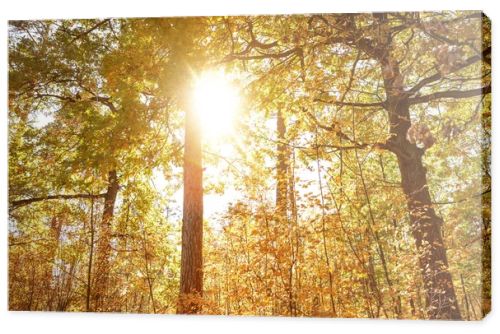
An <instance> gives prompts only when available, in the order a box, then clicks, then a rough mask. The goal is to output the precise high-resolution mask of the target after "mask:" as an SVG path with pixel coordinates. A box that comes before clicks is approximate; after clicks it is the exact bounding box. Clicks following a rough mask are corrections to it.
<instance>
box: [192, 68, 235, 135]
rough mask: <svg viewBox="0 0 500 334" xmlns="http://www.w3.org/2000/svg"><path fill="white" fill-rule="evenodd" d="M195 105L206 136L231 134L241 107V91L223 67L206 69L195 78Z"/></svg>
mask: <svg viewBox="0 0 500 334" xmlns="http://www.w3.org/2000/svg"><path fill="white" fill-rule="evenodd" d="M193 104H194V108H195V111H196V113H197V114H198V117H199V118H200V122H201V127H202V132H203V136H204V137H205V139H214V138H220V137H223V136H226V135H229V134H230V133H231V132H232V130H233V129H234V121H235V119H236V114H237V112H238V110H239V108H240V94H239V90H238V88H237V87H236V85H235V84H234V81H233V80H232V79H231V78H230V76H229V75H227V74H226V73H225V72H224V71H222V70H217V71H215V70H212V71H206V72H203V73H202V74H201V75H199V76H198V77H197V79H196V81H195V85H194V90H193Z"/></svg>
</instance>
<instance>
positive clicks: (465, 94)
mask: <svg viewBox="0 0 500 334" xmlns="http://www.w3.org/2000/svg"><path fill="white" fill-rule="evenodd" d="M488 93H491V85H488V86H486V87H481V88H477V89H471V90H448V91H444V92H436V93H432V94H429V95H423V96H417V97H414V98H411V99H408V103H409V104H410V105H411V104H418V103H425V102H430V101H432V100H436V99H465V98H469V97H474V96H479V95H484V94H488Z"/></svg>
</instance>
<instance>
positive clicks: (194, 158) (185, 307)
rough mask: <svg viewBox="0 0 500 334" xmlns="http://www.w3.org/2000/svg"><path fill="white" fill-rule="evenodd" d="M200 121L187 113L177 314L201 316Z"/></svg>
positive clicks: (188, 111)
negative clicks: (198, 314)
mask: <svg viewBox="0 0 500 334" xmlns="http://www.w3.org/2000/svg"><path fill="white" fill-rule="evenodd" d="M200 130H201V129H200V121H199V118H198V117H197V115H196V113H195V112H194V110H193V109H192V108H188V109H187V112H186V126H185V135H184V136H185V137H184V208H183V217H182V250H181V282H180V294H179V305H178V308H177V313H198V312H200V311H201V307H202V305H201V298H202V297H203V180H202V177H203V170H202V161H201V160H202V159H201V133H200V132H201V131H200Z"/></svg>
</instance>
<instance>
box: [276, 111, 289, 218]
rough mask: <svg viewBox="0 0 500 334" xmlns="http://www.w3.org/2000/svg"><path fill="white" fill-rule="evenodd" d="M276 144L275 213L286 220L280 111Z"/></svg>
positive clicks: (284, 150)
mask: <svg viewBox="0 0 500 334" xmlns="http://www.w3.org/2000/svg"><path fill="white" fill-rule="evenodd" d="M276 132H277V140H278V144H277V147H276V151H277V163H276V213H277V215H278V216H279V217H280V219H285V218H286V212H287V191H288V173H287V171H288V152H287V151H288V150H287V145H286V143H285V134H286V125H285V120H284V118H283V114H282V113H281V110H279V111H278V115H277V118H276Z"/></svg>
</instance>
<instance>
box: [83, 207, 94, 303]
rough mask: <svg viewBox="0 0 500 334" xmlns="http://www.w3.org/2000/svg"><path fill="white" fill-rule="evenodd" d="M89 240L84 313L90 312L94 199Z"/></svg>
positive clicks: (91, 208) (91, 209)
mask: <svg viewBox="0 0 500 334" xmlns="http://www.w3.org/2000/svg"><path fill="white" fill-rule="evenodd" d="M89 228H90V238H89V239H90V240H89V260H88V261H89V262H88V265H87V295H86V298H85V311H87V312H90V311H92V308H91V304H90V300H91V296H92V261H93V257H94V237H95V234H94V233H95V229H94V199H93V198H92V201H91V207H90V226H89Z"/></svg>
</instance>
